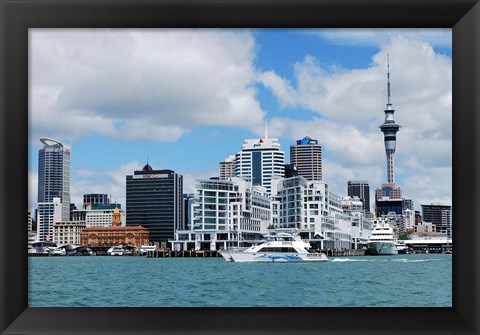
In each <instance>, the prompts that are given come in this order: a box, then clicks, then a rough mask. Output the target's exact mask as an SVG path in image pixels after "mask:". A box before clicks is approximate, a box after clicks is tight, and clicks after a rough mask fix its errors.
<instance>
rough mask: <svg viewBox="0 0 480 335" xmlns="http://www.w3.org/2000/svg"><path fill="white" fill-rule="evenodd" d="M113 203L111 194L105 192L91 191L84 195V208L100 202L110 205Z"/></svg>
mask: <svg viewBox="0 0 480 335" xmlns="http://www.w3.org/2000/svg"><path fill="white" fill-rule="evenodd" d="M110 203H111V199H110V196H109V195H108V194H104V193H89V194H84V195H83V208H86V207H87V206H88V205H94V204H100V205H109V204H110Z"/></svg>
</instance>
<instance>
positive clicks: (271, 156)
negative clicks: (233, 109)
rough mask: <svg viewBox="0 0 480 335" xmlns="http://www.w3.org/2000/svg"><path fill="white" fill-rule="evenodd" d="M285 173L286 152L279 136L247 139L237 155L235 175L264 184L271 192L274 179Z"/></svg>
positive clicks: (254, 182) (254, 183)
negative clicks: (281, 147)
mask: <svg viewBox="0 0 480 335" xmlns="http://www.w3.org/2000/svg"><path fill="white" fill-rule="evenodd" d="M284 175H285V154H284V152H283V151H280V143H279V142H278V139H277V138H267V137H265V138H264V139H249V140H245V142H244V144H243V145H242V149H241V151H239V152H238V153H237V154H236V155H235V176H236V177H240V178H243V179H245V180H247V181H250V182H251V183H252V184H253V185H260V186H264V187H265V188H266V189H267V193H268V194H271V184H272V179H274V178H275V177H283V176H284Z"/></svg>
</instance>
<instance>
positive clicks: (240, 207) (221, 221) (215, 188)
mask: <svg viewBox="0 0 480 335" xmlns="http://www.w3.org/2000/svg"><path fill="white" fill-rule="evenodd" d="M192 209H193V216H192V222H191V225H190V227H191V228H190V229H188V230H183V231H177V232H176V234H175V235H176V237H175V239H172V240H171V241H170V242H171V244H172V248H174V249H175V250H193V249H195V250H218V249H220V248H230V247H236V246H248V245H251V244H252V243H255V241H259V240H260V239H261V238H262V236H263V235H264V234H265V233H266V232H267V227H268V225H269V223H270V222H271V206H270V198H269V196H268V194H267V192H266V188H265V187H262V186H259V185H252V183H251V182H250V181H246V180H244V179H242V178H237V177H234V178H231V179H230V180H219V179H204V180H198V181H197V197H196V201H195V202H194V203H193V204H192Z"/></svg>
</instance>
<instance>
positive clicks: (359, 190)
mask: <svg viewBox="0 0 480 335" xmlns="http://www.w3.org/2000/svg"><path fill="white" fill-rule="evenodd" d="M347 195H348V196H349V197H358V198H359V199H360V201H361V202H362V207H363V210H364V211H365V213H370V185H369V184H368V181H362V180H349V181H348V182H347Z"/></svg>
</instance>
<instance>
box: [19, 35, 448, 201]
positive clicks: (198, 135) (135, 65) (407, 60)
mask: <svg viewBox="0 0 480 335" xmlns="http://www.w3.org/2000/svg"><path fill="white" fill-rule="evenodd" d="M387 54H388V58H389V63H390V79H391V102H392V104H393V108H394V109H395V110H396V111H395V121H396V123H397V124H399V125H400V126H401V128H400V130H399V132H398V133H397V150H396V154H395V182H396V184H397V186H400V187H401V189H402V192H403V196H404V197H405V198H409V199H413V200H414V202H415V207H416V209H420V205H421V204H431V203H440V204H449V205H451V202H452V34H451V29H30V30H29V75H30V77H29V153H28V155H29V200H28V201H29V208H36V203H37V187H38V185H37V184H38V150H39V149H40V148H41V147H42V143H41V142H40V140H39V139H40V137H49V138H53V139H56V140H59V141H61V142H63V143H65V144H69V145H71V198H72V202H73V203H75V204H76V205H77V207H80V206H81V204H82V199H83V194H86V193H107V194H110V195H111V197H112V201H114V202H115V201H116V202H118V203H120V204H121V205H122V208H125V184H126V181H125V180H126V176H127V175H132V174H133V173H134V171H136V170H140V169H141V168H142V167H143V166H144V165H145V164H146V163H147V161H148V163H149V164H150V165H151V166H152V167H153V168H154V169H158V170H160V169H171V170H174V171H175V172H177V173H179V174H181V175H183V177H184V193H194V192H195V181H196V179H202V178H209V177H213V176H218V174H219V162H221V161H223V160H224V159H225V158H227V157H228V156H229V155H234V154H235V153H237V152H238V151H239V150H240V148H241V146H242V144H243V142H244V140H245V139H256V138H262V137H264V136H265V124H266V123H267V124H268V136H269V137H270V138H278V139H279V142H280V144H281V150H282V151H284V152H285V158H286V163H288V162H289V150H290V149H289V148H290V145H291V144H294V143H295V141H296V140H298V139H301V138H303V137H305V136H310V137H311V138H314V139H317V140H318V141H319V143H320V144H321V145H322V150H323V179H324V180H325V181H326V182H327V183H328V184H329V187H330V191H332V192H334V193H336V194H337V195H340V196H346V194H347V181H348V180H366V181H368V182H369V184H370V193H371V198H372V203H373V195H374V190H375V189H376V188H378V187H380V186H381V184H382V183H386V179H387V176H386V155H385V148H384V142H383V134H382V132H381V131H380V129H379V126H380V125H381V124H382V123H383V122H384V120H385V114H384V109H385V108H386V103H387ZM372 210H373V208H372Z"/></svg>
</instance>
